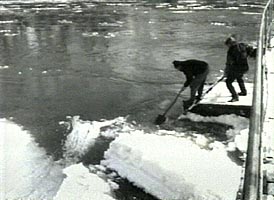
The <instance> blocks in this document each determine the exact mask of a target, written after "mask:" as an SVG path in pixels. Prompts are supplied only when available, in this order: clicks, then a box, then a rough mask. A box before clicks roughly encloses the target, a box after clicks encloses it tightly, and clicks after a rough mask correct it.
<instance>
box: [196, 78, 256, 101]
mask: <svg viewBox="0 0 274 200" xmlns="http://www.w3.org/2000/svg"><path fill="white" fill-rule="evenodd" d="M233 86H234V88H235V90H236V91H237V92H240V89H239V86H238V83H237V82H236V81H235V82H234V83H233ZM245 86H246V89H247V96H239V101H236V102H228V101H229V100H230V99H231V98H232V97H231V94H230V92H229V91H228V89H227V87H226V83H225V82H220V83H219V84H217V85H216V86H215V87H214V88H213V89H212V90H211V91H210V92H209V93H208V94H206V95H205V96H204V98H203V99H202V100H201V101H200V104H211V105H212V104H213V105H224V106H227V105H229V106H251V105H252V94H253V84H252V83H245ZM205 90H206V88H205Z"/></svg>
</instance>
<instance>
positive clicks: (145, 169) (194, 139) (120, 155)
mask: <svg viewBox="0 0 274 200" xmlns="http://www.w3.org/2000/svg"><path fill="white" fill-rule="evenodd" d="M180 118H181V119H182V118H188V119H190V120H192V121H196V122H198V121H202V122H216V123H225V124H228V125H231V126H232V127H233V129H229V130H228V131H227V132H226V133H225V134H227V135H228V136H229V137H230V140H229V144H228V145H225V144H222V143H221V142H213V143H212V140H211V141H209V139H208V138H206V137H205V136H204V135H200V134H193V135H192V136H189V135H185V134H184V133H180V132H177V131H168V130H157V131H154V132H151V133H150V134H147V133H145V131H144V130H142V129H140V127H139V128H137V127H134V125H133V124H130V123H127V122H126V118H123V117H119V118H116V119H114V120H109V121H102V122H96V121H93V122H90V121H83V120H80V119H79V117H73V118H72V127H73V130H72V131H71V133H70V134H69V135H68V137H67V140H66V145H65V146H66V151H67V154H68V153H69V154H70V155H74V156H75V155H82V154H84V152H86V150H87V149H88V148H89V147H91V146H92V145H93V144H94V142H95V141H96V139H97V138H98V137H99V136H105V137H114V138H115V137H116V139H115V140H114V141H113V142H112V143H111V145H110V148H109V149H108V150H107V152H105V160H103V161H102V165H104V166H105V167H108V168H111V169H114V170H115V171H116V172H117V173H118V174H119V175H120V176H122V177H124V178H127V179H128V180H129V181H131V182H132V183H133V184H134V185H136V186H138V187H140V188H143V189H144V190H145V191H146V192H148V193H150V194H152V195H154V196H156V197H158V198H160V199H175V200H176V199H180V200H181V199H182V198H187V197H188V198H193V199H195V200H199V199H210V200H214V199H222V200H229V199H233V198H235V195H236V193H237V190H238V188H239V185H240V178H241V172H242V166H238V165H236V164H235V163H234V162H232V161H231V160H230V159H229V158H228V156H227V151H233V150H235V149H236V148H237V149H239V150H241V151H243V152H244V151H245V149H246V143H247V137H246V130H247V129H248V126H249V121H248V119H247V118H244V117H240V116H237V115H222V116H218V117H203V116H200V115H196V114H193V113H188V114H187V115H182V116H181V117H180ZM102 128H104V129H102ZM208 148H209V149H210V150H208ZM69 154H68V155H69ZM93 168H94V169H100V170H101V171H105V168H104V167H102V166H94V167H93ZM102 173H104V172H97V175H99V176H100V175H101V174H102ZM80 174H81V173H80ZM78 175H79V174H78ZM79 176H80V175H79ZM68 177H69V176H68ZM72 177H75V176H71V179H67V181H64V183H63V184H65V185H62V187H61V190H64V191H66V188H68V187H69V186H67V185H73V184H75V183H74V182H73V181H72V180H73V179H72ZM69 180H71V181H69ZM83 181H84V180H83ZM85 181H86V180H85ZM85 183H86V182H85ZM86 184H88V185H89V184H91V183H86ZM70 187H73V186H70ZM75 187H76V186H75ZM77 187H78V186H77ZM62 188H63V189H62ZM87 188H88V187H87ZM87 188H86V191H85V192H83V193H86V192H87V191H89V190H90V189H87ZM63 194H65V192H63ZM107 194H108V193H107ZM59 196H61V195H60V194H59Z"/></svg>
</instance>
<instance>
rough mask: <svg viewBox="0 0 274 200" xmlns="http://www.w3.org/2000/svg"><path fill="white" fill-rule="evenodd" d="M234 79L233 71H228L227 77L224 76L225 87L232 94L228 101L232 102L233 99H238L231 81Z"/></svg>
mask: <svg viewBox="0 0 274 200" xmlns="http://www.w3.org/2000/svg"><path fill="white" fill-rule="evenodd" d="M235 79H236V77H235V74H234V73H229V74H228V75H227V78H226V81H225V82H226V87H227V89H228V90H229V92H230V93H231V96H232V99H231V100H230V102H234V101H238V100H239V97H238V94H237V93H236V91H235V89H234V87H233V85H232V83H233V81H234V80H235Z"/></svg>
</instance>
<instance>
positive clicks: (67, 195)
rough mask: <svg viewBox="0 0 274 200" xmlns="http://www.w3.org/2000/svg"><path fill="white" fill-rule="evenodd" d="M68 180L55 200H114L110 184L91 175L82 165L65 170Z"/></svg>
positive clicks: (64, 182)
mask: <svg viewBox="0 0 274 200" xmlns="http://www.w3.org/2000/svg"><path fill="white" fill-rule="evenodd" d="M63 172H64V173H65V174H66V176H67V177H66V178H65V180H64V181H63V184H62V186H61V187H60V189H59V191H58V193H57V194H56V196H55V197H54V200H75V199H81V200H91V199H92V200H114V198H112V197H111V186H110V184H109V183H108V182H106V181H104V180H103V179H102V178H100V177H98V176H97V175H96V174H93V173H90V172H89V170H88V168H86V167H84V166H83V165H82V164H81V163H80V164H75V165H71V166H69V167H67V168H65V169H64V170H63Z"/></svg>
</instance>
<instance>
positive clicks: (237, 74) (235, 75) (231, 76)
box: [226, 72, 246, 98]
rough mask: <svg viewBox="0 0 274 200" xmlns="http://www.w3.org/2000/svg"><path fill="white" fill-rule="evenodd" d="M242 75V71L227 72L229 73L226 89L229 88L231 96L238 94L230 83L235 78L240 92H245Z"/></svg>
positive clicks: (235, 96) (234, 96)
mask: <svg viewBox="0 0 274 200" xmlns="http://www.w3.org/2000/svg"><path fill="white" fill-rule="evenodd" d="M243 76H244V73H240V72H229V73H227V77H226V86H227V89H228V90H229V92H230V93H231V95H232V97H233V98H237V97H238V94H237V92H236V91H235V89H234V87H233V85H232V83H233V82H234V81H235V79H236V80H237V82H238V84H239V87H240V90H241V92H243V93H246V89H245V84H244V80H243Z"/></svg>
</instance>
